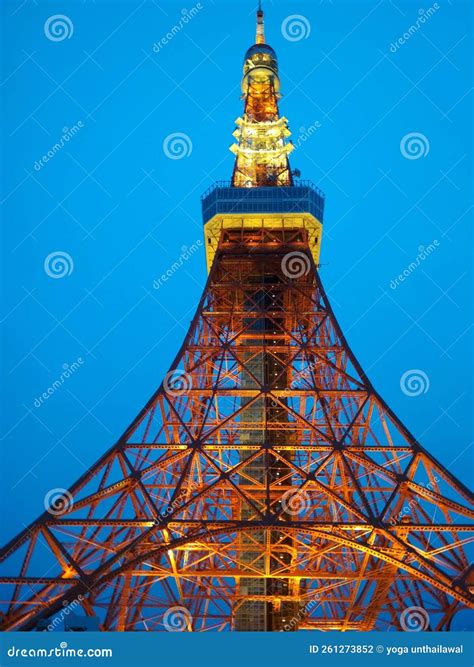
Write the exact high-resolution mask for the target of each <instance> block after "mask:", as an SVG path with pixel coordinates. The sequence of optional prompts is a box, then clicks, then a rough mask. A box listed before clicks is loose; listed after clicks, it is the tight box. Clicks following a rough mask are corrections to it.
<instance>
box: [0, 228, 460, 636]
mask: <svg viewBox="0 0 474 667" xmlns="http://www.w3.org/2000/svg"><path fill="white" fill-rule="evenodd" d="M305 233H306V232H305V230H302V229H300V230H293V231H292V230H289V231H288V230H287V231H282V230H278V231H272V230H268V229H263V228H262V230H248V229H244V228H242V229H241V230H227V231H226V232H223V233H222V238H221V242H220V245H219V249H218V252H217V255H216V258H215V260H214V263H213V267H212V270H211V273H210V275H209V279H208V282H207V285H206V287H205V290H204V294H203V296H202V299H201V302H200V304H199V307H198V310H197V313H196V315H195V317H194V319H193V321H192V323H191V326H190V329H189V332H188V334H187V336H186V339H185V341H184V344H183V346H182V348H181V350H180V352H179V353H178V355H177V357H176V359H175V361H174V363H173V365H172V368H171V370H170V373H168V374H167V376H166V378H165V380H164V382H163V383H162V384H161V386H160V388H159V389H158V391H157V392H156V393H155V395H154V396H153V397H152V398H151V399H150V400H149V402H148V403H147V404H146V406H145V407H144V409H143V410H142V411H141V412H140V414H139V415H138V417H137V418H136V419H135V421H134V422H133V423H132V424H131V426H130V427H129V428H128V429H127V430H126V432H125V433H124V435H123V436H122V437H121V438H120V440H119V441H118V442H117V444H116V445H115V446H114V447H112V448H111V449H110V450H109V451H108V452H107V453H105V454H104V455H103V456H102V458H101V459H100V460H99V461H98V462H97V463H96V464H95V465H94V466H93V467H92V468H91V469H90V470H88V472H87V473H85V474H84V475H82V477H81V478H80V479H79V480H78V481H77V482H76V483H75V484H74V485H73V486H72V487H71V489H70V490H69V493H70V497H68V498H67V502H65V503H64V506H63V508H62V510H61V511H57V508H56V510H55V509H54V508H52V510H51V511H49V512H45V513H44V514H43V515H42V516H41V517H40V518H39V519H38V520H37V521H35V522H34V523H33V524H32V525H31V526H29V527H28V528H27V529H26V530H24V531H23V532H22V533H21V534H20V535H18V536H17V537H16V538H15V539H13V540H12V541H11V542H10V543H9V544H8V545H6V547H5V548H4V549H3V550H2V551H1V553H0V565H1V569H0V584H1V586H0V590H1V591H2V592H1V593H0V596H1V598H0V599H1V601H2V611H3V625H4V627H5V628H6V629H12V630H16V629H33V628H34V627H35V626H36V625H37V623H38V621H39V620H40V619H48V618H51V617H53V616H54V614H57V613H58V612H59V611H60V610H61V609H62V608H63V606H64V603H65V601H66V600H67V601H69V602H70V601H71V600H75V599H78V598H79V599H80V604H81V607H82V610H83V613H84V614H86V615H95V616H97V617H98V618H99V619H100V624H101V628H102V629H103V630H132V631H133V630H154V631H156V630H164V629H166V627H165V625H166V623H165V622H164V620H163V619H164V616H165V615H166V612H167V610H169V609H170V608H175V607H179V608H184V609H185V610H186V613H187V616H186V627H185V629H186V630H193V631H206V630H235V629H237V630H238V629H244V628H245V622H246V621H245V619H246V618H247V619H248V618H249V617H251V616H252V614H254V617H255V618H256V619H259V621H258V622H261V624H260V625H259V627H258V628H255V629H264V630H278V629H314V628H317V629H322V630H324V629H340V630H354V629H356V630H371V629H378V630H385V629H389V628H395V629H398V628H399V627H400V614H401V613H402V612H403V611H404V610H405V609H407V608H410V607H413V606H416V607H423V608H424V609H425V610H426V612H427V615H428V618H429V626H428V627H429V629H433V630H435V629H436V630H439V629H441V630H445V629H449V627H450V623H451V620H452V618H453V616H454V614H455V612H456V611H458V610H459V609H462V608H465V607H469V606H472V601H473V598H472V578H471V577H472V575H471V570H470V567H469V562H468V558H467V555H466V554H467V546H468V542H469V541H470V540H471V539H472V518H473V509H472V496H471V494H470V493H469V491H468V490H467V489H466V488H465V487H464V486H463V485H462V484H461V483H460V482H459V481H457V480H456V479H455V478H454V477H453V476H452V475H451V474H450V473H449V472H448V470H446V468H445V467H444V466H443V465H442V464H441V463H439V462H438V461H436V460H435V459H434V458H433V457H432V456H431V455H430V454H429V453H428V452H427V451H426V450H425V449H423V447H422V446H421V445H420V444H419V443H418V442H417V441H416V440H415V439H414V438H413V436H412V435H411V434H410V433H409V432H408V430H407V429H406V428H405V427H404V426H403V424H401V422H400V421H399V420H398V419H397V417H396V416H395V415H394V414H393V412H392V411H391V410H390V409H389V407H388V406H387V405H386V404H385V403H384V401H383V400H382V398H381V397H380V396H379V395H378V394H377V392H376V391H375V389H374V388H373V387H372V385H371V383H370V381H369V380H368V378H367V377H366V375H365V374H364V372H363V370H362V369H361V367H360V365H359V364H358V362H357V360H356V359H355V357H354V355H353V354H352V352H351V350H350V348H349V346H348V344H347V341H346V340H345V338H344V336H343V334H342V332H341V329H340V327H339V325H338V323H337V321H336V319H335V317H334V314H333V312H332V310H331V307H330V305H329V302H328V299H327V296H326V294H325V292H324V289H323V286H322V284H321V280H320V277H319V275H318V272H317V270H316V267H315V266H314V264H313V263H312V258H311V254H310V252H309V251H308V246H307V239H306V237H305ZM289 253H293V254H294V253H299V254H297V255H295V256H297V257H298V258H299V259H300V260H303V262H304V263H303V270H300V271H298V273H297V275H296V276H294V277H291V275H290V274H289V272H288V270H287V266H288V257H289ZM470 586H471V589H470Z"/></svg>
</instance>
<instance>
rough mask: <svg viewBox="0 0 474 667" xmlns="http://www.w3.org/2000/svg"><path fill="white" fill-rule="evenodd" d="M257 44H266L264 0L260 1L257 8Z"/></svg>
mask: <svg viewBox="0 0 474 667" xmlns="http://www.w3.org/2000/svg"><path fill="white" fill-rule="evenodd" d="M255 43H256V44H265V32H264V25H263V9H262V0H259V2H258V10H257V37H256V39H255Z"/></svg>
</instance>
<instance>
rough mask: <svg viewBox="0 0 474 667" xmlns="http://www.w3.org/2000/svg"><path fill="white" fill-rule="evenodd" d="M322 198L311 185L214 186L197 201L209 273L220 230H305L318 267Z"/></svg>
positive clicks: (299, 183) (215, 184)
mask: <svg viewBox="0 0 474 667" xmlns="http://www.w3.org/2000/svg"><path fill="white" fill-rule="evenodd" d="M324 200H325V196H324V194H323V193H322V192H321V190H319V188H317V187H316V186H315V185H314V184H313V183H311V181H297V182H296V184H295V185H293V186H268V187H265V186H259V187H252V188H239V187H233V186H231V184H230V182H228V181H218V182H217V183H214V184H213V185H212V186H211V187H210V188H209V189H208V190H206V192H205V193H204V194H203V196H202V198H201V202H202V216H203V222H204V232H205V237H206V256H207V264H208V269H209V270H210V268H211V265H212V262H213V259H214V255H215V253H216V250H217V245H218V243H219V238H220V234H221V231H222V229H224V228H225V229H229V228H236V227H247V228H257V227H266V228H269V229H270V228H285V229H295V228H301V227H303V228H305V229H306V230H307V231H308V241H309V247H310V250H311V253H312V255H313V257H314V260H315V262H316V264H318V263H319V249H320V245H321V233H322V223H323V217H324Z"/></svg>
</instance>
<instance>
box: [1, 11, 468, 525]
mask: <svg viewBox="0 0 474 667" xmlns="http://www.w3.org/2000/svg"><path fill="white" fill-rule="evenodd" d="M199 4H200V7H202V8H199V7H198V6H197V3H196V4H191V2H190V3H188V4H187V6H186V9H187V10H188V12H189V11H190V10H191V9H192V7H196V8H197V12H196V13H195V16H194V17H193V18H192V19H191V20H189V21H188V23H187V24H186V25H185V26H184V27H183V28H182V29H180V30H178V31H175V34H174V36H173V38H172V39H171V40H168V43H167V44H164V45H162V46H161V47H160V48H159V49H156V48H155V50H154V49H153V45H154V44H156V43H159V42H160V40H162V38H163V37H165V36H166V34H167V33H169V32H170V31H171V30H172V29H173V26H175V25H178V24H179V20H180V17H182V16H183V12H182V10H183V5H182V3H178V2H174V1H171V0H170V1H167V2H164V1H163V2H159V1H157V2H151V1H150V2H148V1H147V2H138V1H137V0H135V1H134V2H126V1H122V2H112V1H110V2H106V1H105V0H104V1H102V2H101V1H99V0H97V1H96V2H94V1H92V0H86V1H85V2H79V0H78V1H77V2H74V3H71V2H69V3H68V2H61V3H58V2H41V3H36V2H35V1H34V0H27V1H26V2H25V1H23V0H15V1H14V2H4V3H2V11H3V39H2V42H3V46H2V51H3V53H2V56H3V69H2V77H1V78H2V82H3V83H2V87H3V91H4V102H3V107H2V116H3V117H2V139H3V142H4V160H3V175H2V201H3V204H2V212H3V216H2V217H3V223H4V224H3V259H4V263H3V266H4V272H3V297H4V298H3V311H2V318H3V327H4V329H3V339H2V341H3V342H2V353H3V354H2V366H3V374H4V378H5V382H4V384H3V390H4V396H3V400H2V478H3V484H4V489H5V491H6V502H5V503H4V507H5V509H6V510H7V512H8V516H9V520H8V521H6V522H4V525H3V527H2V528H3V533H4V537H5V538H6V537H10V536H12V535H13V534H15V533H16V532H18V530H19V529H20V528H21V527H23V525H25V524H27V523H28V522H29V521H31V520H32V519H34V518H35V517H36V516H37V515H39V514H40V513H41V512H42V511H43V509H44V506H43V500H44V497H45V494H47V493H48V491H50V490H51V489H54V488H56V487H67V486H69V485H70V484H71V483H72V482H73V481H74V480H75V479H76V478H77V477H78V476H79V475H81V474H82V473H83V472H84V470H85V469H86V468H87V467H89V466H90V465H91V464H93V463H94V461H95V460H96V459H97V458H98V457H99V456H100V455H101V454H102V453H103V452H104V451H105V449H106V448H108V447H109V446H110V445H111V444H112V443H113V442H114V441H115V440H116V439H117V438H118V437H119V436H120V435H121V433H122V432H123V431H124V430H125V428H126V427H127V425H128V424H129V423H130V421H131V420H132V419H133V417H134V416H135V415H136V413H137V412H138V411H139V410H140V409H141V407H142V406H143V404H144V403H145V402H146V400H147V399H148V398H149V397H150V395H151V394H152V393H153V392H154V390H155V389H156V387H157V386H158V385H159V384H160V382H161V379H162V377H163V376H164V374H165V373H166V371H167V370H168V368H169V366H170V364H171V362H172V360H173V358H174V356H175V354H176V352H177V351H178V349H179V346H180V345H181V342H182V339H183V337H184V336H185V333H186V330H187V327H188V325H189V322H190V320H191V318H192V315H193V313H194V309H195V307H196V305H197V303H198V299H199V296H200V293H201V291H202V287H203V285H204V282H205V279H206V267H205V258H204V252H203V247H201V248H199V249H198V250H197V252H195V253H193V254H192V257H191V258H190V259H189V260H188V261H186V262H185V265H184V267H183V268H182V269H181V270H180V271H177V272H176V273H174V274H173V275H172V277H171V278H170V279H169V280H168V282H167V283H166V284H163V285H161V286H160V288H159V289H154V287H153V282H154V281H155V280H157V279H158V278H159V276H160V275H161V274H162V273H163V272H165V271H166V270H167V269H168V268H169V267H170V266H171V265H172V264H173V262H175V261H176V260H177V259H179V257H180V255H181V254H182V252H183V248H184V247H187V248H190V247H191V246H193V244H197V242H198V241H199V240H201V239H202V222H201V213H200V195H201V193H202V192H204V191H205V190H206V189H207V187H208V186H209V185H211V184H212V183H213V182H214V181H215V180H220V179H228V178H229V177H230V174H231V171H232V165H233V156H232V155H231V153H230V152H229V151H228V146H229V145H230V144H231V143H232V136H231V133H232V131H233V129H234V120H235V118H236V117H237V116H238V115H240V113H241V110H242V103H241V100H240V90H239V86H240V76H241V66H242V58H243V54H244V52H245V50H246V49H247V48H248V47H249V46H250V45H251V44H252V43H253V40H254V16H253V10H254V6H255V3H254V2H247V0H239V1H238V2H237V1H229V2H224V1H217V0H214V1H212V0H203V2H202V3H199ZM419 7H420V5H419V3H414V2H401V1H399V0H397V1H394V2H356V1H354V2H337V1H336V0H335V1H334V2H321V3H319V2H314V1H313V2H304V1H302V2H291V3H290V2H278V1H275V2H270V1H268V2H267V3H265V9H266V32H267V41H268V42H269V43H270V44H271V45H272V46H273V47H274V48H275V49H276V51H277V53H278V56H279V62H280V70H281V80H282V92H283V98H282V100H281V111H282V113H283V114H284V115H285V116H286V117H287V118H288V119H289V123H290V129H291V130H292V132H293V141H294V142H295V143H298V144H299V147H298V148H297V150H296V151H295V152H294V153H293V154H292V157H291V162H292V166H293V167H297V168H299V169H300V170H301V172H302V175H303V177H304V178H307V179H310V180H312V181H313V182H314V183H315V184H316V185H318V186H319V187H320V188H321V189H322V190H323V191H324V192H325V193H326V197H327V199H326V217H325V228H324V235H323V245H322V256H321V262H322V264H323V266H322V268H321V276H322V279H323V281H324V284H325V286H326V289H327V290H328V293H329V297H330V299H331V302H332V305H333V307H334V310H335V313H336V316H337V317H338V319H339V321H340V323H341V325H342V327H343V330H344V331H345V333H346V336H347V338H348V341H349V343H350V345H351V347H352V349H353V351H354V352H355V354H356V356H357V357H358V359H359V361H360V362H361V364H362V366H363V367H364V369H365V370H366V371H367V373H368V375H369V376H370V377H371V379H372V381H373V383H374V385H375V387H376V388H377V389H378V391H379V392H380V393H381V394H382V396H383V397H384V398H385V399H386V400H387V402H388V403H389V404H390V406H391V407H392V408H393V409H394V410H395V412H396V413H397V414H398V416H399V417H400V418H401V419H402V421H404V422H405V423H406V425H407V426H408V428H409V429H410V430H411V431H412V432H413V433H414V435H415V436H416V437H418V438H419V439H420V441H421V442H422V443H423V444H424V446H425V447H426V448H427V449H429V450H430V451H431V452H432V453H433V454H434V455H435V456H436V457H437V458H438V459H439V460H440V461H441V462H442V463H444V464H445V465H447V466H448V467H449V468H450V469H451V470H452V472H454V473H455V474H456V475H458V476H459V478H460V479H461V480H462V481H463V482H464V483H466V484H469V482H470V472H469V462H470V461H471V460H472V450H471V449H470V446H471V444H472V440H473V436H472V417H471V414H470V413H471V409H472V371H473V369H472V273H471V264H472V231H471V229H472V226H471V225H472V216H471V214H472V211H471V206H472V205H471V200H470V192H469V189H470V185H471V183H472V134H471V117H472V66H471V64H470V55H469V41H470V38H471V33H472V17H471V15H470V7H469V3H467V2H466V3H463V2H457V3H454V2H452V3H451V2H449V1H444V2H439V3H437V7H438V8H435V11H434V12H432V14H431V16H430V17H429V18H427V19H425V21H424V23H423V24H421V23H419V25H420V27H419V29H417V30H416V31H412V33H411V35H409V38H408V39H407V40H406V41H405V43H404V44H402V45H400V47H399V48H397V49H393V48H392V50H391V44H394V43H396V42H397V40H398V39H399V38H400V37H401V36H403V35H404V33H406V32H407V31H408V30H409V28H410V26H412V25H414V24H415V23H416V21H417V18H419V16H420V13H419ZM429 7H432V8H433V7H434V5H429V4H426V6H425V10H428V9H429ZM56 14H61V15H65V16H66V17H68V20H69V24H68V26H67V28H66V29H67V30H68V31H69V33H70V35H69V38H66V39H62V40H60V41H53V40H51V39H50V38H48V37H47V35H46V34H45V22H46V21H47V19H48V18H49V17H51V16H53V15H56ZM292 14H297V15H299V16H302V17H304V19H305V21H304V22H303V23H304V25H303V31H304V36H303V38H302V39H298V40H295V41H292V40H289V39H287V38H285V35H284V34H283V32H282V24H283V22H284V21H285V19H286V18H287V17H288V16H291V15H292ZM299 20H300V21H301V19H299ZM310 128H313V130H314V128H317V129H316V130H315V131H313V130H311V129H310ZM71 132H72V134H71ZM414 132H415V133H418V134H421V135H423V137H422V138H421V139H420V142H421V143H420V149H421V152H422V153H424V155H422V156H420V157H419V159H408V158H407V157H405V156H404V154H403V152H404V151H403V150H401V142H402V146H403V145H405V144H406V141H407V139H405V140H404V142H403V141H402V140H403V139H404V137H406V136H407V135H410V134H411V133H414ZM174 133H182V134H185V135H186V137H187V139H186V146H187V148H186V152H187V155H186V157H183V158H182V159H170V158H169V157H168V156H167V154H166V151H165V150H164V148H163V144H164V142H165V141H166V139H167V138H168V137H169V136H170V135H172V134H174ZM69 134H71V136H70V138H69V140H64V139H63V143H64V146H63V147H62V148H61V149H60V150H58V151H57V152H55V154H54V156H53V157H52V158H51V159H50V160H49V161H48V162H43V163H40V168H39V169H38V167H36V168H35V163H38V161H41V158H42V156H44V155H45V154H47V153H48V151H49V150H50V149H52V147H53V146H54V145H55V144H56V143H58V142H59V141H60V140H61V137H62V136H63V135H67V136H69ZM305 139H306V140H305ZM191 147H192V148H191ZM428 147H429V148H428ZM405 153H406V151H405ZM409 156H410V157H413V155H410V154H409ZM435 241H436V242H437V245H435V250H434V251H433V252H432V253H431V254H430V255H429V256H428V257H427V258H426V259H425V260H421V261H420V262H419V264H420V265H419V266H418V267H417V268H416V269H415V270H412V271H410V272H409V276H408V277H407V279H406V280H405V281H404V282H403V283H401V284H400V285H398V286H396V288H395V289H394V288H393V287H391V286H390V285H391V281H392V280H394V279H395V278H396V277H397V276H398V275H399V274H401V273H402V272H403V271H404V269H406V268H407V267H408V266H409V265H410V264H411V263H412V262H414V261H416V258H417V256H418V255H419V248H420V247H424V248H427V247H428V246H430V244H434V242H435ZM55 252H61V253H62V254H63V255H64V254H65V253H67V255H68V256H69V257H67V256H66V263H67V264H68V273H69V275H66V276H64V277H62V278H56V279H54V278H52V277H51V276H50V275H48V272H47V271H45V259H46V258H47V257H48V256H49V255H50V254H51V253H55ZM50 272H51V270H50ZM392 284H393V283H392ZM79 358H81V359H82V361H83V363H79V364H78V366H79V367H78V368H77V370H75V372H74V373H73V374H72V375H71V377H69V378H67V380H66V381H65V382H64V384H62V386H61V387H60V388H59V389H57V390H56V391H55V392H54V393H53V394H52V395H51V396H50V397H49V398H48V399H47V400H45V401H44V402H43V403H42V404H40V405H39V407H35V399H36V398H38V397H39V396H40V395H41V394H42V393H43V392H45V391H47V390H48V387H51V386H52V384H53V382H54V381H55V380H57V379H58V378H60V376H61V374H62V373H64V367H65V365H66V364H68V365H69V367H71V366H72V364H73V363H74V362H76V361H77V360H78V359H79ZM411 370H414V371H417V372H418V374H420V372H421V373H422V374H424V375H425V376H426V377H427V379H428V381H426V380H424V382H425V389H426V392H425V393H421V394H420V395H417V396H410V395H407V393H404V392H403V391H402V390H401V387H400V378H401V377H402V375H403V374H404V373H406V372H407V371H411ZM428 382H429V386H428Z"/></svg>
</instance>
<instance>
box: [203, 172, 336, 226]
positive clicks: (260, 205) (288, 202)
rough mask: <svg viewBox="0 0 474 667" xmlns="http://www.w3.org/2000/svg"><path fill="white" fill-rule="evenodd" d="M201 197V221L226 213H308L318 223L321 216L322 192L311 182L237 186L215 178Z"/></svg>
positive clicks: (322, 211)
mask: <svg viewBox="0 0 474 667" xmlns="http://www.w3.org/2000/svg"><path fill="white" fill-rule="evenodd" d="M201 199H202V215H203V220H204V223H206V222H208V220H210V219H211V218H213V217H214V216H215V215H218V214H226V213H227V214H230V213H237V214H238V213H311V214H312V215H314V217H315V218H317V219H318V220H320V222H322V221H323V215H324V194H323V193H322V192H321V190H319V188H317V187H316V186H315V185H314V184H313V183H311V181H297V182H296V183H295V185H293V186H288V187H286V186H270V187H257V188H236V187H232V186H231V184H230V182H229V181H217V182H216V183H214V184H213V185H212V186H211V187H210V188H208V190H206V192H205V193H204V194H203V196H202V198H201Z"/></svg>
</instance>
